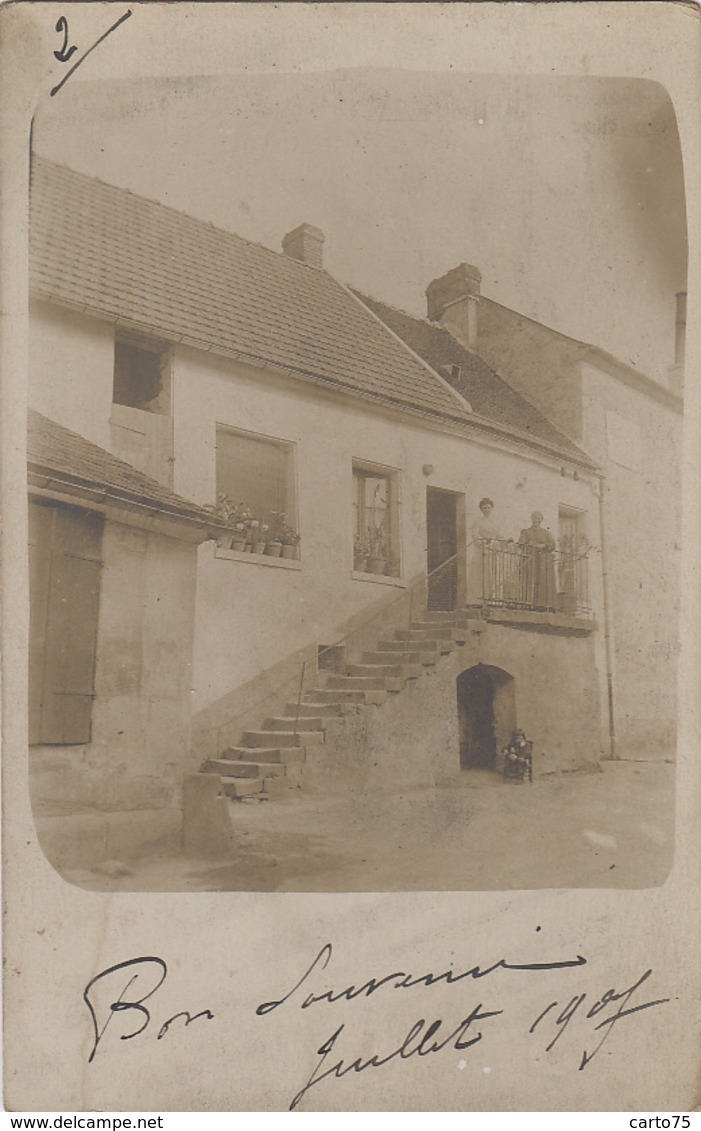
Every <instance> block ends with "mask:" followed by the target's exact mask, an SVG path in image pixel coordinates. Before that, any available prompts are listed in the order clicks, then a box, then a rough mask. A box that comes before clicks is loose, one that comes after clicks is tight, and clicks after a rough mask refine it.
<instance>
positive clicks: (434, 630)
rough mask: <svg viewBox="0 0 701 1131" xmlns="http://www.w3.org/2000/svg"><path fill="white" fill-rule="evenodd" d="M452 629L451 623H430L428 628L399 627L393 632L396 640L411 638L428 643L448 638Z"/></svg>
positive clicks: (417, 641)
mask: <svg viewBox="0 0 701 1131" xmlns="http://www.w3.org/2000/svg"><path fill="white" fill-rule="evenodd" d="M452 631H453V625H452V624H446V625H432V626H431V627H430V628H399V629H397V631H396V632H395V639H396V640H397V641H401V640H410V641H411V640H413V641H416V643H421V642H422V641H426V643H429V644H430V643H434V642H435V641H437V640H450V638H451V634H452Z"/></svg>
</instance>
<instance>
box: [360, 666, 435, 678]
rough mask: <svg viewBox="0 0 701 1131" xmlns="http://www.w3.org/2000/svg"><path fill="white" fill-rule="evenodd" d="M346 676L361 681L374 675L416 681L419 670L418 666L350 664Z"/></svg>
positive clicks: (419, 673)
mask: <svg viewBox="0 0 701 1131" xmlns="http://www.w3.org/2000/svg"><path fill="white" fill-rule="evenodd" d="M348 675H350V676H353V677H354V678H361V679H363V678H365V677H367V676H370V677H371V678H372V677H373V676H375V675H379V676H382V677H383V679H385V678H386V679H401V680H404V679H418V677H419V676H420V675H421V669H420V667H419V665H418V664H351V665H350V667H349V668H348Z"/></svg>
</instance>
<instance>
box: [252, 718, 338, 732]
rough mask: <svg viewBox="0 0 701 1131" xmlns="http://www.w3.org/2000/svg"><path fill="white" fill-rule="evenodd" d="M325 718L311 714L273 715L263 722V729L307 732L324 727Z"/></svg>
mask: <svg viewBox="0 0 701 1131" xmlns="http://www.w3.org/2000/svg"><path fill="white" fill-rule="evenodd" d="M324 725H325V724H324V720H323V719H321V718H316V717H313V716H309V715H300V716H299V718H297V716H296V715H273V716H271V717H270V718H268V719H266V720H265V722H264V723H263V730H284V731H295V732H296V733H297V734H306V733H307V732H308V731H317V730H323V729H324Z"/></svg>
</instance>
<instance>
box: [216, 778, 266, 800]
mask: <svg viewBox="0 0 701 1131" xmlns="http://www.w3.org/2000/svg"><path fill="white" fill-rule="evenodd" d="M221 784H222V789H223V790H224V793H225V794H226V796H227V797H234V798H239V797H254V796H255V795H256V794H262V792H263V779H262V778H222V779H221Z"/></svg>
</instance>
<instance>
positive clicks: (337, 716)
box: [30, 161, 612, 796]
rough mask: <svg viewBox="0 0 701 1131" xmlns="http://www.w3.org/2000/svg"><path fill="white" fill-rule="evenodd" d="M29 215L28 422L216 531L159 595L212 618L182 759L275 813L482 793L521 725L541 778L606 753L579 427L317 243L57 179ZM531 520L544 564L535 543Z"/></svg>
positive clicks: (196, 668)
mask: <svg viewBox="0 0 701 1131" xmlns="http://www.w3.org/2000/svg"><path fill="white" fill-rule="evenodd" d="M32 209H33V212H32V246H33V258H32V319H33V334H32V351H33V356H32V365H31V372H32V383H31V390H30V395H31V402H32V405H33V407H34V408H35V409H36V410H37V411H38V412H40V413H42V414H43V415H44V417H46V418H47V419H49V420H50V421H53V422H55V424H56V425H57V426H59V425H60V426H63V427H64V428H68V429H70V430H72V432H74V433H76V434H77V435H78V436H80V437H82V438H83V439H84V440H85V441H86V442H90V443H91V444H93V445H96V446H98V447H99V448H100V449H101V450H103V451H104V452H105V453H110V454H111V457H112V458H116V459H118V460H119V461H122V463H123V464H129V465H131V466H132V467H133V468H135V469H137V470H138V472H139V473H140V474H141V475H142V476H144V477H145V481H147V482H150V483H153V484H155V485H158V486H159V487H160V489H162V490H165V491H167V492H170V493H174V497H176V498H177V499H179V500H181V505H182V504H183V502H184V501H185V500H186V501H187V504H188V505H189V506H190V507H192V508H193V513H194V512H196V513H197V515H198V518H199V521H200V523H201V525H200V528H199V529H200V542H201V544H200V545H199V549H197V550H196V553H197V564H196V569H195V567H194V565H192V563H190V565H188V566H187V568H185V566H184V563H183V574H182V577H181V580H177V579H175V578H173V577H172V576H171V574H170V572H169V570H168V569H166V568H163V570H162V572H161V573H160V577H161V581H160V582H159V581H158V580H157V578H158V570H159V568H160V567H158V566H157V567H156V571H155V573H154V577H153V586H152V589H151V593H152V594H156V595H158V593H159V591H160V589H162V590H163V593H162V598H163V600H164V601H166V603H167V605H168V607H170V606H171V604H173V603H174V604H175V605H177V606H178V607H181V608H183V609H184V608H185V607H186V606H187V607H188V608H189V605H188V600H191V601H192V602H193V606H192V607H193V618H194V619H193V658H192V673H191V676H192V678H191V680H190V681H189V686H190V688H191V694H190V702H189V710H190V712H191V715H192V740H191V755H190V756H188V758H187V759H186V760H185V761H186V764H187V765H189V766H191V767H192V766H195V765H203V764H204V768H205V769H206V770H207V771H209V772H212V773H213V774H214V775H215V776H216V775H221V776H223V779H224V782H225V788H226V790H227V792H228V793H230V794H231V795H232V796H244V795H247V796H254V795H259V796H262V795H268V796H272V795H273V794H274V793H275V792H276V791H279V790H280V789H287V788H297V787H301V788H308V789H320V790H333V789H347V788H365V787H367V786H368V785H369V784H373V783H376V784H378V785H380V786H382V785H386V786H387V787H390V786H391V785H392V784H393V783H395V784H396V782H397V781H398V780H400V781H401V782H402V784H405V785H412V784H413V785H420V784H430V783H432V782H437V781H446V780H455V781H457V780H460V779H462V780H466V779H465V778H464V775H465V773H466V772H467V773H468V774H469V772H470V771H471V770H477V769H490V768H491V769H495V768H498V766H499V750H500V748H501V745H502V744H503V743H504V742H506V741H507V740H508V738H509V736H510V733H511V731H512V730H513V728H514V727H516V726H519V727H521V728H523V729H524V730H526V731H527V733H528V736H529V738H532V739H533V740H534V742H535V744H536V750H537V754H538V770H539V772H543V773H547V772H553V771H556V770H576V769H584V768H593V767H595V766H596V765H597V763H598V761H599V759H600V758H601V757H602V756H604V757H605V756H608V755H610V753H611V747H610V734H611V731H612V727H611V719H610V702H611V700H610V695H609V688H608V685H607V672H608V665H609V657H608V654H607V638H608V633H607V630H606V627H605V626H606V623H607V622H606V607H605V601H604V569H603V568H602V560H603V555H602V550H603V546H602V537H601V526H600V520H601V507H600V495H601V482H602V479H601V473H600V468H599V465H598V463H597V458H596V456H595V455H594V456H593V455H592V453H590V452H588V451H587V450H586V444H584V443H583V440H584V439H586V438H587V437H586V436H584V434H583V435H582V437H574V438H573V437H571V436H570V435H568V434H567V433H566V431H565V429H564V428H562V426H561V424H560V422H559V421H558V420H553V418H552V416H550V417H549V415H548V414H547V413H546V412H545V411H544V410H543V406H542V405H538V404H537V403H535V399H529V398H527V397H526V396H524V394H523V391H522V390H519V389H518V388H517V387H516V383H515V382H511V381H509V380H508V374H505V373H501V372H497V369H496V366H494V367H493V366H492V365H491V364H490V363H489V361H488V360H485V358H484V356H482V355H480V354H476V353H475V352H474V351H473V350H471V349H470V348H469V347H467V346H465V344H464V343H463V342H462V341H461V337H460V333H458V330H457V329H456V328H455V327H450V326H443V327H441V326H440V325H438V324H437V321H436V319H434V320H433V321H431V322H422V321H421V320H416V319H414V320H411V319H407V318H406V316H402V317H403V318H404V319H405V321H404V322H402V318H400V316H399V312H392V311H391V308H387V307H382V305H381V304H378V303H374V301H373V300H369V299H367V298H364V297H363V296H360V295H357V294H355V293H353V292H352V291H350V290H349V289H348V288H346V287H344V286H343V285H341V284H340V283H338V282H337V281H336V280H335V279H333V278H332V276H330V275H329V274H328V272H327V271H325V270H324V268H323V235H322V233H321V232H319V231H318V229H315V228H313V227H312V226H311V225H307V224H303V225H301V226H300V227H299V228H298V229H295V231H294V232H292V233H289V234H288V235H287V236H286V237H285V240H284V242H283V253H282V254H280V253H276V252H273V251H270V250H268V249H267V248H263V247H261V246H259V245H256V244H251V243H249V242H248V241H245V240H242V239H240V238H239V237H237V236H235V235H233V234H232V233H229V232H225V231H222V230H218V229H216V228H213V226H212V225H209V224H205V223H203V222H201V221H198V220H196V219H194V218H193V217H190V216H185V215H183V214H181V213H178V212H175V211H174V210H172V209H169V208H167V207H165V206H163V205H161V204H158V203H156V202H153V201H147V200H144V199H143V198H140V197H137V196H135V195H134V194H132V193H130V192H127V191H126V190H123V189H119V188H116V187H115V186H110V185H105V184H102V183H101V182H99V181H97V180H94V179H92V178H89V177H85V176H82V175H80V174H77V173H74V172H73V171H71V170H68V169H65V168H63V167H59V166H55V165H51V164H50V163H48V162H40V161H36V162H35V164H34V168H33V190H32ZM578 441H579V442H578ZM580 444H581V446H580ZM222 496H224V497H225V498H224V499H222ZM485 496H487V497H489V498H490V499H491V500H492V501H493V504H494V511H493V515H494V519H493V521H494V522H496V523H498V527H499V530H498V535H499V536H498V537H494V538H492V539H490V543H489V546H487V547H485V545H484V544H483V543H481V542H480V543H479V544H477V542H476V539H475V536H474V533H473V532H474V530H475V522H476V521H477V520H479V517H480V510H479V503H480V500H481V499H483V498H484V497H485ZM217 503H219V514H220V515H221V514H223V513H224V511H223V510H222V506H224V507H225V508H228V511H227V514H228V516H229V517H228V520H227V521H228V522H229V526H228V528H227V530H226V532H225V533H224V534H222V531H221V527H219V530H218V531H217V529H216V520H215V516H214V513H213V509H214V508H215V507H216V506H217ZM207 508H208V509H207ZM533 511H539V512H541V514H542V516H543V527H545V528H548V529H549V531H550V534H551V538H550V541H551V543H552V545H551V552H549V553H548V557H547V565H544V564H543V562H544V560H545V559H544V558H543V555H542V554H541V552H540V550H537V551H536V550H533V551H529V550H527V548H526V547H525V545H524V544H523V540H522V539H521V532H522V531H523V530H524V528H527V527H529V524H530V523H531V514H532V512H533ZM207 516H208V517H209V526H208V525H207V521H206V519H207ZM264 527H267V528H268V529H267V531H266V530H264V529H263V528H264ZM237 528H239V529H237ZM242 532H243V535H244V537H243V539H242V537H241V534H242ZM217 534H218V536H217ZM573 537H574V541H572V539H573ZM520 539H521V540H520ZM568 539H569V541H568ZM192 547H193V543H192V542H191V541H190V542H188V554H193V555H194V552H195V551H194V549H192ZM476 553H479V554H480V555H481V556H480V558H479V562H480V564H479V567H476V565H475V562H476ZM534 555H535V556H534ZM541 559H542V560H541ZM541 567H542V568H541ZM125 568H126V567H125ZM476 568H479V570H480V579H479V592H478V594H477V598H476V599H475V598H474V596H472V595H471V594H473V593H474V590H473V588H472V585H471V584H470V581H469V578H470V577H471V578H472V581H474V576H475V574H474V571H475V569H476ZM542 569H545V570H546V573H547V577H548V578H550V579H551V580H549V581H548V585H547V594H546V590H545V589H544V588H543V586H542V585H540V583H539V582H537V581H534V578H537V577H538V576H540V575H541V573H542ZM188 570H189V571H190V572H189V573H188ZM185 574H187V576H188V577H189V581H187V582H186V580H185ZM131 576H133V575H131ZM543 576H545V574H543ZM120 584H122V585H123V589H124V600H125V602H126V603H127V604H130V603H131V601H132V597H133V595H134V592H135V591H136V590H133V589H132V582H131V581H129V580H127V574H126V573H125V574H124V578H123V580H122V582H120ZM539 586H540V587H539ZM185 589H187V590H188V593H189V594H190V597H189V598H188V599H185V597H184V595H183V594H184V590H185ZM166 590H167V595H166ZM182 641H183V652H182V655H183V657H185V656H186V655H187V653H188V647H187V640H186V638H185V635H183V637H182ZM392 652H394V653H395V656H394V657H393V656H392V655H391V653H392ZM113 657H114V660H113V664H114V670H113V671H112V673H111V676H110V680H109V682H110V685H114V686H115V687H118V686H120V685H121V682H123V680H124V679H126V678H128V677H127V675H126V674H125V671H124V670H123V661H122V660H121V659H120V657H119V653H118V652H117V651H115V652H114V653H113ZM150 662H151V663H152V664H154V665H155V666H156V667H159V666H160V663H161V661H160V659H159V658H158V657H157V656H155V655H153V656H152V657H151V661H150ZM184 662H185V660H184V659H183V663H184ZM165 670H166V671H167V669H165ZM181 674H184V673H181ZM153 678H154V679H156V680H158V679H159V678H161V677H159V676H157V675H156V674H155V673H154V676H153ZM163 678H164V679H165V682H166V684H170V683H171V681H172V679H174V678H175V676H171V675H169V674H166V675H165V676H164V677H163ZM348 681H350V682H348ZM153 694H154V695H155V692H154V693H153ZM146 698H147V699H148V701H149V703H150V702H152V701H154V700H153V697H152V693H151V691H148V690H147V692H146ZM322 706H325V707H326V708H327V709H326V710H323V711H322V710H321V708H322ZM305 719H306V720H307V722H306V723H304V721H303V720H305ZM100 726H101V727H102V723H101V724H100ZM111 726H112V723H111V722H110V721H109V717H108V716H105V721H104V728H103V729H104V733H108V732H109V731H110V727H111ZM182 733H183V734H185V733H186V731H185V729H184V730H183V732H182ZM120 737H124V736H120ZM124 741H125V742H126V743H127V744H128V745H129V744H131V743H132V741H135V740H133V739H132V738H131V737H130V738H129V739H127V738H124ZM57 745H59V744H57ZM252 751H253V752H254V753H251V752H252ZM285 751H287V753H285ZM291 751H292V752H294V753H293V754H291V753H290V752H291ZM281 752H282V753H281ZM64 755H65V757H67V758H68V759H69V760H70V758H71V757H74V756H76V755H74V754H72V753H71V752H70V751H66V750H65V749H63V748H62V750H61V753H60V755H57V757H59V761H61V763H62V764H63V761H64ZM151 756H152V755H151V754H149V758H150V757H151ZM165 756H166V755H165V753H164V752H163V750H162V743H160V744H157V745H156V746H154V753H153V757H155V763H153V764H154V765H157V764H158V763H159V760H160V759H161V758H163V759H164V758H165ZM106 763H109V758H107V759H106ZM106 763H103V770H104V771H105V772H106V773H109V765H108V764H106ZM276 763H277V764H276ZM182 764H183V763H182V762H181V763H180V765H181V766H182ZM273 771H274V772H273ZM60 772H61V773H62V772H63V770H62V769H61V771H60ZM283 779H284V780H283ZM45 781H47V782H48V778H46V776H45Z"/></svg>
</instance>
